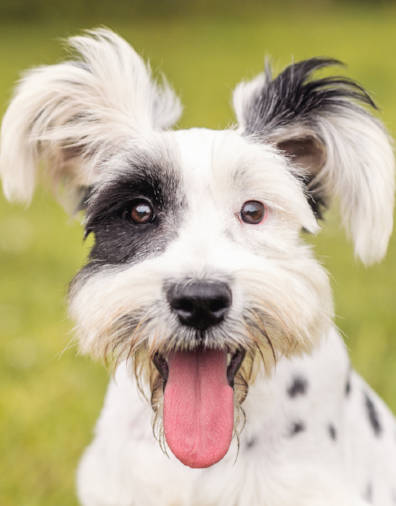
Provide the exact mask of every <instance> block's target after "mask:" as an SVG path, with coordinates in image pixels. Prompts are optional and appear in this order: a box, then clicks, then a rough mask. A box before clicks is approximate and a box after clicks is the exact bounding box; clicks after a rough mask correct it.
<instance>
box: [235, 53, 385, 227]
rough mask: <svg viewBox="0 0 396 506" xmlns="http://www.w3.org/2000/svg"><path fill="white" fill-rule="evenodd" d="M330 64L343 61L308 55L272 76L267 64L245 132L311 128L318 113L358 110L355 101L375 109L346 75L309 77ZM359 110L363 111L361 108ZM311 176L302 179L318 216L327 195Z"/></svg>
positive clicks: (258, 133) (247, 115)
mask: <svg viewBox="0 0 396 506" xmlns="http://www.w3.org/2000/svg"><path fill="white" fill-rule="evenodd" d="M331 65H342V62H340V61H338V60H335V59H332V58H310V59H308V60H303V61H300V62H297V63H293V64H292V65H289V66H288V67H286V68H285V69H284V70H283V71H282V72H281V73H280V74H279V75H278V76H277V77H275V78H273V77H272V71H271V67H270V65H266V69H265V83H264V85H263V86H262V87H261V89H257V90H256V91H255V93H253V94H252V96H251V98H250V102H249V103H248V104H247V106H246V108H245V110H244V111H243V116H244V117H243V119H244V123H245V132H244V133H245V134H246V135H253V136H254V137H257V138H259V139H263V140H264V139H266V138H271V136H273V135H274V134H275V133H276V130H277V129H282V128H285V127H291V126H296V125H299V126H307V127H310V128H311V129H313V130H314V129H315V126H316V124H317V122H318V121H319V119H320V116H321V115H324V114H329V113H333V114H334V113H343V112H345V111H347V110H351V109H353V110H357V104H356V103H358V102H360V103H363V104H366V105H369V106H371V107H373V108H375V109H376V105H375V103H374V102H373V100H372V99H371V97H370V96H369V95H368V93H367V92H366V91H365V90H364V88H362V87H361V86H360V85H359V84H357V83H356V82H355V81H353V80H351V79H349V78H347V77H343V76H330V77H323V78H318V79H312V74H313V73H314V72H315V71H317V70H320V69H322V68H325V67H328V66H331ZM359 111H360V112H361V113H364V110H363V109H361V108H359ZM311 179H312V178H310V177H308V178H306V180H305V181H304V183H305V185H306V188H307V190H308V202H309V204H310V206H311V207H312V209H313V211H314V212H315V214H316V216H318V217H321V215H322V208H323V207H326V200H327V198H326V195H324V194H323V192H320V191H318V189H315V188H312V187H311V186H310V182H311Z"/></svg>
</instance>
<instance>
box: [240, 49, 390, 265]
mask: <svg viewBox="0 0 396 506" xmlns="http://www.w3.org/2000/svg"><path fill="white" fill-rule="evenodd" d="M332 65H341V62H339V61H338V60H334V59H330V58H311V59H308V60H304V61H300V62H297V63H293V64H291V65H289V66H288V67H286V69H284V70H283V71H282V72H281V73H280V74H279V75H278V76H276V77H273V76H272V71H271V66H270V64H269V63H268V62H267V63H266V68H265V71H264V72H263V73H262V74H259V75H258V76H257V77H256V78H254V79H253V80H251V81H248V82H242V83H240V84H239V85H238V86H237V88H236V89H235V91H234V95H233V104H234V109H235V112H236V116H237V120H238V125H239V132H240V133H241V134H242V135H244V136H248V137H250V138H251V139H252V141H254V142H269V143H271V144H273V145H275V146H276V147H277V148H278V149H279V151H280V152H281V153H282V154H284V155H285V156H286V157H287V158H288V159H289V162H290V167H291V170H292V171H293V173H295V174H296V175H297V177H299V178H301V179H302V180H303V182H304V183H305V186H306V190H307V198H308V202H309V203H310V205H311V207H312V209H313V211H314V213H315V214H316V216H317V217H321V214H322V209H323V208H324V207H327V206H328V205H329V204H330V202H331V200H332V199H334V198H335V199H336V200H338V202H339V207H340V213H341V216H342V220H343V224H344V226H345V228H346V230H347V232H348V234H349V235H351V237H352V240H353V243H354V248H355V254H356V255H357V256H358V257H359V258H360V259H361V260H362V261H363V262H364V263H365V264H370V263H373V262H377V261H380V260H381V259H382V258H383V257H384V255H385V253H386V249H387V245H388V241H389V237H390V235H391V232H392V227H393V205H394V156H393V151H392V145H391V141H390V138H389V136H388V134H387V132H386V130H385V128H384V126H383V125H382V124H381V122H380V121H379V120H378V119H377V118H375V117H373V116H372V115H371V114H370V113H369V111H368V109H367V107H371V108H373V109H376V106H375V104H374V102H373V100H372V99H371V97H370V96H369V94H368V93H367V92H366V91H365V90H364V89H363V88H362V87H361V86H360V85H359V84H357V83H356V82H354V81H353V80H351V79H349V78H347V77H343V76H328V77H321V78H314V77H313V73H314V72H315V71H317V70H320V69H323V68H326V67H328V66H332ZM365 106H366V107H365Z"/></svg>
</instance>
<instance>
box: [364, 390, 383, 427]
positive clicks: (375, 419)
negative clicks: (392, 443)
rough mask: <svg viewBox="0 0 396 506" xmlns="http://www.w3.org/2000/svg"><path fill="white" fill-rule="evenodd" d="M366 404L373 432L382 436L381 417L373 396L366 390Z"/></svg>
mask: <svg viewBox="0 0 396 506" xmlns="http://www.w3.org/2000/svg"><path fill="white" fill-rule="evenodd" d="M364 404H365V408H366V413H367V417H368V420H369V422H370V425H371V428H372V429H373V432H374V434H375V435H376V436H380V435H381V434H382V425H381V422H380V417H379V414H378V411H377V408H376V407H375V404H374V402H373V400H372V398H371V397H370V395H369V394H368V393H367V392H365V394H364Z"/></svg>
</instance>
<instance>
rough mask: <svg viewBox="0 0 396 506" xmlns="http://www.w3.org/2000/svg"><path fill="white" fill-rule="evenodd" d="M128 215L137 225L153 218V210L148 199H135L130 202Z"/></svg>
mask: <svg viewBox="0 0 396 506" xmlns="http://www.w3.org/2000/svg"><path fill="white" fill-rule="evenodd" d="M130 217H131V219H132V221H133V222H134V223H136V224H137V225H143V224H144V223H149V222H150V221H152V220H153V218H154V211H153V208H152V206H151V203H150V202H149V201H148V200H143V199H142V200H136V201H134V202H133V203H132V207H131V209H130Z"/></svg>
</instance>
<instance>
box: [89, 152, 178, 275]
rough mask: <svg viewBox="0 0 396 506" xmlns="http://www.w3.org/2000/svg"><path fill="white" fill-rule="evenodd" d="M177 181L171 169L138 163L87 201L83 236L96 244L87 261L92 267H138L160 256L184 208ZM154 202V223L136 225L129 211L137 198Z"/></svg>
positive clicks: (142, 162)
mask: <svg viewBox="0 0 396 506" xmlns="http://www.w3.org/2000/svg"><path fill="white" fill-rule="evenodd" d="M179 186H180V184H179V180H178V178H177V176H176V173H175V172H174V171H173V170H166V169H164V168H163V167H161V165H160V164H155V163H150V162H148V161H147V160H142V161H141V164H139V165H137V166H136V162H134V163H132V162H131V166H130V170H128V171H126V172H124V173H122V174H120V175H119V176H117V177H115V179H114V181H112V182H110V183H109V184H107V185H105V186H104V188H102V189H99V190H98V191H97V192H96V193H93V195H92V196H91V197H90V198H89V199H88V201H86V203H85V205H86V207H87V221H86V236H87V235H89V234H90V233H93V234H94V236H95V244H94V246H93V248H92V251H91V253H90V261H91V263H93V264H94V265H95V266H98V265H109V264H111V265H117V264H123V263H130V262H133V263H136V262H139V261H141V260H143V259H145V258H147V257H149V256H153V255H159V254H160V253H162V252H163V251H164V249H165V247H166V246H167V244H168V243H169V241H170V240H172V239H174V238H175V237H176V235H177V229H178V224H179V222H180V217H181V208H182V206H183V202H182V198H181V196H180V193H181V192H180V188H179ZM139 198H144V199H148V200H149V201H150V202H151V203H152V207H153V210H154V218H153V220H151V221H150V222H148V223H144V224H136V223H134V222H133V220H132V219H131V218H130V208H131V205H132V203H133V202H134V201H136V199H139Z"/></svg>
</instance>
